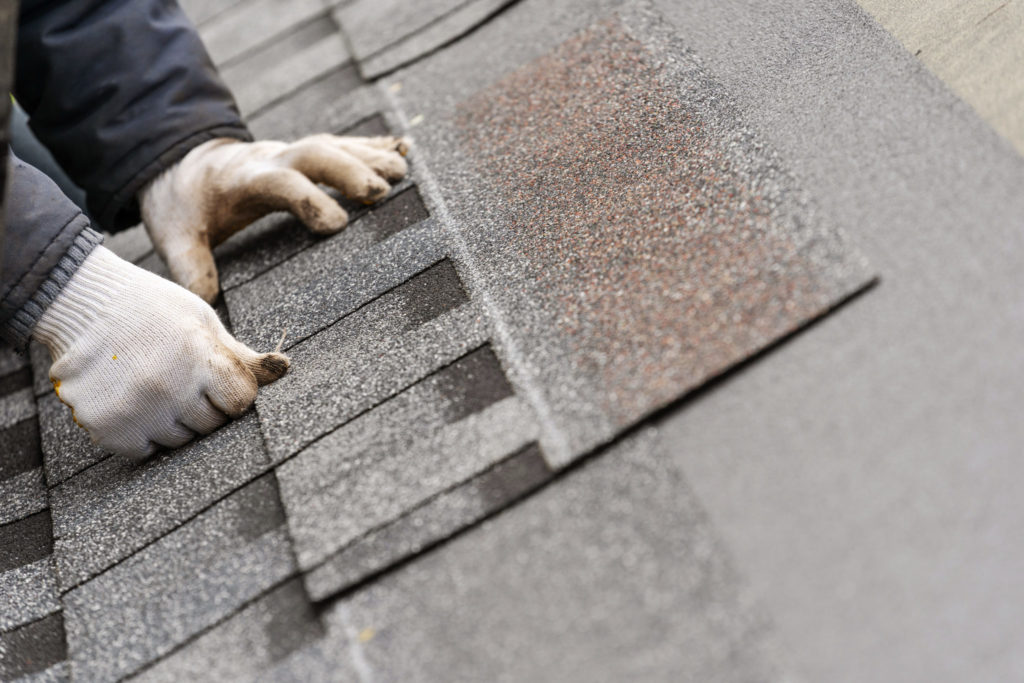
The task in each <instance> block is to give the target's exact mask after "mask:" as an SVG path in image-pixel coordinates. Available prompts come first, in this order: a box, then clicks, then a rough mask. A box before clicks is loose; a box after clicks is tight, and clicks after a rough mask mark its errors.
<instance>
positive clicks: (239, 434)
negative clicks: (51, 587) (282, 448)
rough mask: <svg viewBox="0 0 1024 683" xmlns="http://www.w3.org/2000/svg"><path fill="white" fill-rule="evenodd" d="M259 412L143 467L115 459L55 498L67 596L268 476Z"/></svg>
mask: <svg viewBox="0 0 1024 683" xmlns="http://www.w3.org/2000/svg"><path fill="white" fill-rule="evenodd" d="M266 463H267V458H266V454H265V452H264V450H263V440H262V438H261V436H260V433H259V426H258V424H257V421H256V416H255V414H254V413H252V412H250V413H248V414H246V415H245V416H243V417H241V418H239V419H238V420H234V421H232V422H230V423H228V424H227V425H225V426H224V427H222V428H220V429H219V430H217V431H216V432H214V433H213V434H210V435H208V436H206V437H204V438H203V439H201V440H199V441H195V442H193V443H191V444H188V445H186V446H183V447H182V448H179V449H177V450H175V451H170V452H165V453H163V454H161V455H159V456H157V457H154V458H151V459H150V460H147V461H146V462H144V463H142V464H139V463H136V462H134V461H132V460H130V459H128V458H123V457H119V456H111V457H110V458H107V459H106V460H104V461H103V462H101V463H99V464H97V465H95V466H93V467H90V468H89V469H87V470H86V471H84V472H81V473H80V474H77V475H75V476H73V477H71V478H70V479H68V480H66V481H64V482H63V483H62V484H60V485H59V486H56V487H54V488H53V489H52V490H51V491H50V504H51V505H52V508H53V522H54V535H55V536H56V537H57V542H56V552H55V559H56V562H57V572H58V576H59V577H60V585H61V587H62V588H63V589H64V590H67V589H68V588H70V587H72V586H76V585H78V584H80V583H81V582H82V581H84V580H86V579H88V578H90V577H91V576H95V575H96V574H98V573H99V572H101V571H102V570H104V569H106V568H107V567H109V566H111V565H113V564H115V563H116V562H118V561H120V560H122V559H124V558H125V557H127V556H128V555H130V554H131V553H132V552H134V551H136V550H138V549H139V548H141V547H143V546H145V545H146V544H147V543H150V542H152V541H153V540H155V539H157V538H159V537H160V536H162V535H164V534H166V533H167V532H168V531H170V530H172V529H174V528H175V527H176V526H178V525H179V524H181V523H182V522H183V521H185V520H187V519H189V518H190V517H192V516H193V515H195V514H196V513H197V512H199V511H200V510H202V509H203V508H205V507H206V506H208V505H210V504H211V503H213V502H214V501H215V500H218V499H219V498H221V497H222V496H224V495H226V494H227V493H229V492H230V491H232V490H234V489H236V488H238V487H240V486H242V485H243V484H245V483H246V482H248V481H250V480H251V479H253V478H254V477H256V476H258V475H259V474H260V473H262V472H263V471H264V466H265V465H266Z"/></svg>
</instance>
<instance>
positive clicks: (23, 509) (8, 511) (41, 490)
mask: <svg viewBox="0 0 1024 683" xmlns="http://www.w3.org/2000/svg"><path fill="white" fill-rule="evenodd" d="M46 505H47V502H46V482H45V481H44V480H43V470H42V468H36V469H33V470H29V471H27V472H22V473H21V474H16V475H14V476H13V477H10V478H7V479H3V480H0V524H7V523H9V522H13V521H15V520H18V519H21V518H22V517H27V516H28V515H31V514H34V513H36V512H39V511H40V510H42V509H43V508H45V507H46Z"/></svg>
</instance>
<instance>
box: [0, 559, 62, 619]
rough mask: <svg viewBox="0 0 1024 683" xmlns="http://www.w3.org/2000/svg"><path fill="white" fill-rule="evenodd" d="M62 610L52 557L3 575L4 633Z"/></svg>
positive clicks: (0, 587) (0, 584)
mask: <svg viewBox="0 0 1024 683" xmlns="http://www.w3.org/2000/svg"><path fill="white" fill-rule="evenodd" d="M58 610H60V602H59V600H58V594H57V579H56V575H55V574H54V571H53V562H52V561H51V559H50V557H49V556H46V557H44V558H41V559H38V560H35V561H34V562H30V563H28V564H23V565H21V566H20V567H15V568H12V569H7V570H6V571H4V572H3V573H0V632H2V631H10V630H12V629H14V628H15V627H18V626H21V625H24V624H27V623H29V622H31V621H35V620H38V619H41V618H42V617H45V616H46V615H48V614H53V613H54V612H57V611H58Z"/></svg>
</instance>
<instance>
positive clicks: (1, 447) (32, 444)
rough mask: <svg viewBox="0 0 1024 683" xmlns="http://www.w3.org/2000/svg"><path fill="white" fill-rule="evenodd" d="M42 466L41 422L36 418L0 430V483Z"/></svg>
mask: <svg viewBox="0 0 1024 683" xmlns="http://www.w3.org/2000/svg"><path fill="white" fill-rule="evenodd" d="M42 464H43V456H42V451H41V450H40V446H39V421H38V420H37V419H36V418H35V417H30V418H28V419H26V420H22V421H21V422H18V423H16V424H14V425H12V426H10V427H8V428H7V429H3V430H0V481H5V480H7V479H10V478H12V477H15V476H17V475H19V474H22V473H24V472H28V471H30V470H33V469H35V468H37V467H41V466H42Z"/></svg>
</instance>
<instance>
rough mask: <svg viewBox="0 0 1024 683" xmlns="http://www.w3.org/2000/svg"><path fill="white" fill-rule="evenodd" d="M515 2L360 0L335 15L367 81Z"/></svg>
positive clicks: (455, 36) (472, 26) (424, 53)
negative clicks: (413, 8)
mask: <svg viewBox="0 0 1024 683" xmlns="http://www.w3.org/2000/svg"><path fill="white" fill-rule="evenodd" d="M513 1H514V0H469V1H468V2H467V0H431V2H429V3H422V4H418V5H417V6H416V11H410V8H409V6H408V5H406V4H405V3H402V2H400V1H399V0H390V1H388V2H381V1H380V0H357V1H356V2H352V3H348V4H346V5H343V6H342V7H341V8H340V9H338V10H336V12H335V16H336V17H337V19H338V23H339V24H341V26H342V28H343V29H344V30H345V33H346V35H347V36H348V37H349V39H350V40H351V41H352V43H353V46H354V50H355V53H356V57H357V59H358V60H359V70H360V72H361V73H362V74H363V78H366V79H374V78H378V77H379V76H381V75H383V74H385V73H388V72H390V71H393V70H394V69H397V68H398V67H400V66H402V65H405V64H408V63H410V62H413V61H415V60H417V59H419V58H420V57H423V56H424V55H427V54H429V53H430V52H432V51H433V50H436V49H437V48H439V47H441V46H442V45H445V44H447V43H450V42H451V41H453V40H455V39H457V38H458V37H459V36H461V35H463V34H464V33H466V32H468V31H471V30H472V29H473V28H475V27H476V26H478V25H479V24H481V23H482V22H484V21H486V20H487V19H488V18H490V17H491V16H492V15H493V14H495V13H496V12H498V11H500V10H501V9H502V8H504V7H506V6H507V5H510V4H512V2H513Z"/></svg>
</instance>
